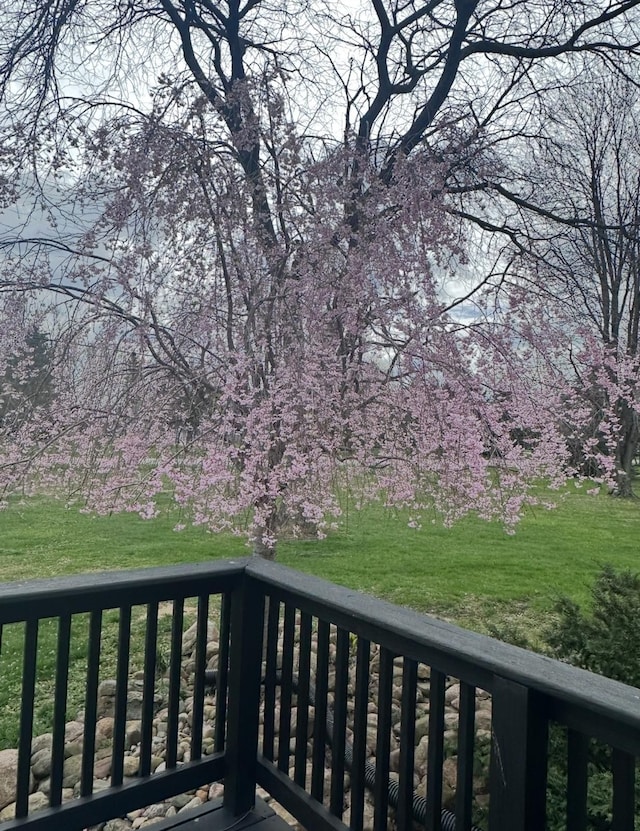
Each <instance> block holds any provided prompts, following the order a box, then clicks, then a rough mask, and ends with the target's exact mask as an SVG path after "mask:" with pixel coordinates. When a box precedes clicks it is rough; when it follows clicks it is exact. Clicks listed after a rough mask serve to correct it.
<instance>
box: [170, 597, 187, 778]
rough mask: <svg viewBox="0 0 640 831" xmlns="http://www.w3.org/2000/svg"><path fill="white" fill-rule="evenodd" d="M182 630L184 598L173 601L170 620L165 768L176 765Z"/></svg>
mask: <svg viewBox="0 0 640 831" xmlns="http://www.w3.org/2000/svg"><path fill="white" fill-rule="evenodd" d="M183 628H184V597H178V598H176V599H175V600H174V601H173V618H172V620H171V657H170V658H169V701H168V705H167V709H168V713H167V757H166V763H167V768H174V767H175V766H176V765H177V763H178V715H179V711H180V681H181V675H182V632H183Z"/></svg>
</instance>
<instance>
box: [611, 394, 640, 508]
mask: <svg viewBox="0 0 640 831" xmlns="http://www.w3.org/2000/svg"><path fill="white" fill-rule="evenodd" d="M620 421H621V423H622V425H621V426H622V430H621V432H622V437H621V440H620V444H619V458H618V459H617V460H616V461H617V463H618V476H617V481H616V491H615V493H616V496H624V497H630V496H633V495H634V493H633V478H634V476H633V474H634V471H633V460H634V459H635V457H636V453H637V451H638V439H639V438H640V430H639V425H638V415H637V413H636V412H635V411H634V410H633V409H632V408H631V407H629V406H628V404H626V402H622V403H621V404H620Z"/></svg>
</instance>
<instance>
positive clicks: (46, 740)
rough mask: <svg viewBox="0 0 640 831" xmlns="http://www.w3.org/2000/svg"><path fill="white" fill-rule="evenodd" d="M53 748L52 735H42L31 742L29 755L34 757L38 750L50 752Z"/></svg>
mask: <svg viewBox="0 0 640 831" xmlns="http://www.w3.org/2000/svg"><path fill="white" fill-rule="evenodd" d="M52 746H53V733H43V734H42V736H36V737H35V738H34V740H33V741H32V742H31V755H32V756H33V755H35V754H36V753H38V752H39V751H40V750H51V747H52Z"/></svg>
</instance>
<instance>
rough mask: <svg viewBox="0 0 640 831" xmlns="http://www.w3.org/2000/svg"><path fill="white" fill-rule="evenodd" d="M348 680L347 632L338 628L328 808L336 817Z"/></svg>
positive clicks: (339, 814) (341, 808)
mask: <svg viewBox="0 0 640 831" xmlns="http://www.w3.org/2000/svg"><path fill="white" fill-rule="evenodd" d="M348 682H349V632H348V631H347V630H346V629H338V632H337V639H336V686H335V692H334V699H333V748H332V752H331V797H330V802H329V810H330V811H331V813H332V814H334V815H335V816H336V817H338V818H342V814H343V811H344V750H345V742H346V732H347V684H348Z"/></svg>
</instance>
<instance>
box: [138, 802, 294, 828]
mask: <svg viewBox="0 0 640 831" xmlns="http://www.w3.org/2000/svg"><path fill="white" fill-rule="evenodd" d="M231 828H233V831H247V829H251V831H290V826H289V825H288V824H287V823H286V822H285V821H284V820H283V819H282V818H281V817H279V816H278V815H277V814H276V813H275V812H274V811H273V809H272V808H270V807H269V806H268V805H267V803H266V802H264V800H262V799H258V798H256V804H255V807H254V808H253V810H252V811H250V812H249V813H248V814H246V815H245V816H242V817H234V816H233V814H232V813H231V812H230V811H229V809H228V808H225V807H224V806H223V804H222V799H216V800H213V801H211V802H207V803H205V804H204V805H201V806H200V807H198V808H193V809H192V810H190V811H185V812H184V813H183V814H177V815H176V816H175V817H169V818H167V819H165V820H163V821H162V822H157V823H154V825H153V829H154V831H227V829H231Z"/></svg>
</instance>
